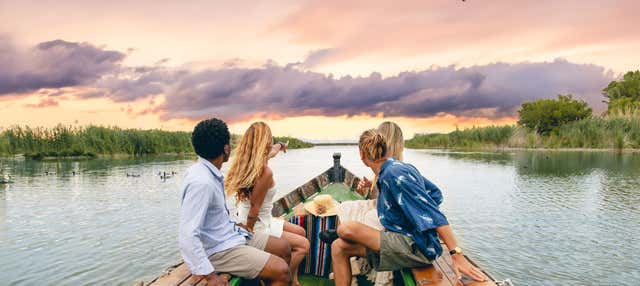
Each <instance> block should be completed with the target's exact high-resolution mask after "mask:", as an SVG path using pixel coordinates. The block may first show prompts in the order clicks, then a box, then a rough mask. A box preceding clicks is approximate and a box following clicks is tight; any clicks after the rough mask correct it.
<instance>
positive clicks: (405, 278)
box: [400, 269, 416, 286]
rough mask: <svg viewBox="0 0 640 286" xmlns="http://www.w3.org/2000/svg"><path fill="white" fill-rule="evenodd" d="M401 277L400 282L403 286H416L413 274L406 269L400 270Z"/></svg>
mask: <svg viewBox="0 0 640 286" xmlns="http://www.w3.org/2000/svg"><path fill="white" fill-rule="evenodd" d="M400 273H401V275H402V282H404V286H416V280H415V279H413V274H411V271H409V270H407V269H403V270H400Z"/></svg>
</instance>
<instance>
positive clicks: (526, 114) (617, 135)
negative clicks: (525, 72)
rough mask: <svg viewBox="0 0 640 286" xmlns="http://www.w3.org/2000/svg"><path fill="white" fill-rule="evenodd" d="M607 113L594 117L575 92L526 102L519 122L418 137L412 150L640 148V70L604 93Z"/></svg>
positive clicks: (613, 84) (616, 82)
mask: <svg viewBox="0 0 640 286" xmlns="http://www.w3.org/2000/svg"><path fill="white" fill-rule="evenodd" d="M602 94H603V96H604V98H603V100H604V102H606V103H607V110H606V111H605V112H604V113H603V114H601V115H593V112H592V109H591V108H590V107H589V105H588V104H587V103H586V102H584V101H580V100H575V99H573V96H572V95H570V94H565V95H558V97H557V98H556V99H541V100H537V101H533V102H525V103H523V104H522V107H521V109H520V110H519V111H518V117H519V118H518V123H517V124H515V125H505V126H487V127H474V128H468V129H464V130H458V129H457V128H456V130H455V131H453V132H450V133H435V134H417V135H415V136H414V137H413V138H412V139H410V140H407V141H406V146H407V147H408V148H463V149H496V148H497V149H500V148H527V149H537V148H545V149H559V148H563V149H566V148H568V149H618V150H621V149H640V71H633V72H628V73H626V74H625V75H624V77H623V78H622V79H620V80H617V81H612V82H611V83H609V85H607V86H606V87H605V88H604V89H603V90H602Z"/></svg>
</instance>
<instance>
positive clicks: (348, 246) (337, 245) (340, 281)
mask: <svg viewBox="0 0 640 286" xmlns="http://www.w3.org/2000/svg"><path fill="white" fill-rule="evenodd" d="M365 255H366V248H365V247H364V246H362V245H358V244H355V243H350V242H347V241H346V240H344V239H341V238H338V239H337V240H335V241H334V242H333V243H332V244H331V261H332V263H333V275H334V282H335V286H349V285H351V264H350V263H349V258H351V257H352V256H360V257H364V256H365Z"/></svg>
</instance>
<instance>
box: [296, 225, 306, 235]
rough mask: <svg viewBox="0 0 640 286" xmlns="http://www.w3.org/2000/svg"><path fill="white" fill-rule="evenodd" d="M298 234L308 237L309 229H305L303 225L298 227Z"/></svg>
mask: <svg viewBox="0 0 640 286" xmlns="http://www.w3.org/2000/svg"><path fill="white" fill-rule="evenodd" d="M296 234H297V235H300V236H303V237H307V231H306V230H304V228H302V227H301V226H298V227H296Z"/></svg>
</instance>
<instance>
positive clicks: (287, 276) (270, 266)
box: [258, 255, 291, 286]
mask: <svg viewBox="0 0 640 286" xmlns="http://www.w3.org/2000/svg"><path fill="white" fill-rule="evenodd" d="M258 278H260V279H264V280H268V281H269V282H271V283H269V285H272V286H289V285H291V273H290V272H289V265H287V262H285V261H284V259H282V258H281V257H278V256H275V255H271V257H269V260H267V263H266V264H265V265H264V267H263V268H262V271H260V274H258Z"/></svg>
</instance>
